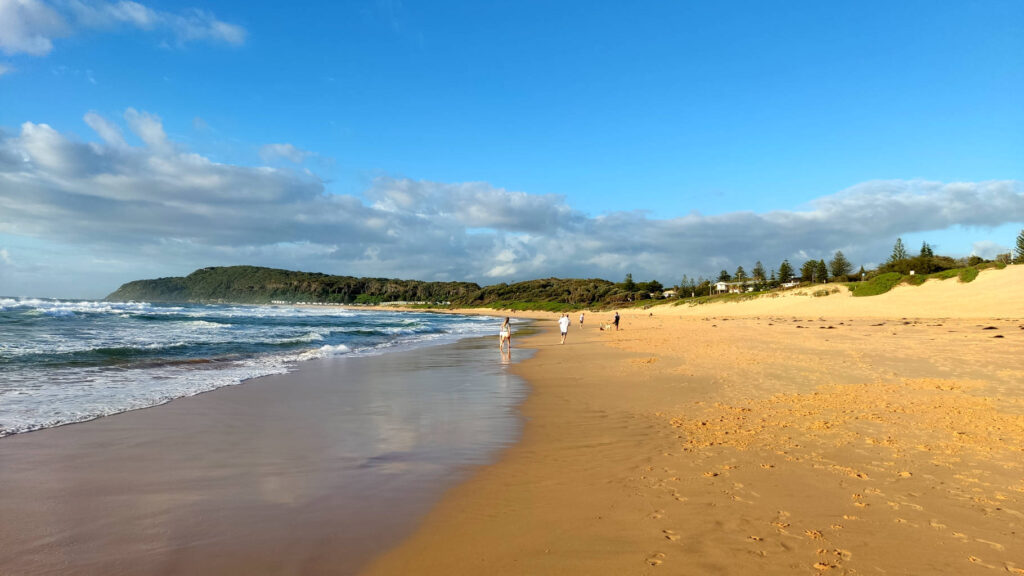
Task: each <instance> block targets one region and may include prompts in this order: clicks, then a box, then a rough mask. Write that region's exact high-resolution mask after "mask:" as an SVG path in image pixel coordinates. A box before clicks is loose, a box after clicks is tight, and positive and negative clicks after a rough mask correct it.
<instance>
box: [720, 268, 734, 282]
mask: <svg viewBox="0 0 1024 576" xmlns="http://www.w3.org/2000/svg"><path fill="white" fill-rule="evenodd" d="M729 280H732V276H729V271H728V270H722V271H721V272H719V273H718V281H719V282H728V281H729Z"/></svg>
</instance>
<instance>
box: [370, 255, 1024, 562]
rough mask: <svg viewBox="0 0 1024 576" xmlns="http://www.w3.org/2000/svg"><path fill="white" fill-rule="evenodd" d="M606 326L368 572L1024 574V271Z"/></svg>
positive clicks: (579, 346) (555, 365)
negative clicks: (516, 432) (485, 459)
mask: <svg viewBox="0 0 1024 576" xmlns="http://www.w3.org/2000/svg"><path fill="white" fill-rule="evenodd" d="M649 314H653V315H649ZM609 315H610V314H602V313H594V314H589V315H588V322H587V326H586V327H585V328H584V329H583V330H579V329H577V328H575V327H574V328H573V329H572V330H571V331H570V333H569V338H568V341H567V342H566V344H565V345H564V346H559V345H558V344H557V341H558V338H557V336H556V335H555V333H554V332H553V331H551V330H547V331H544V332H542V333H541V334H539V335H537V336H534V337H531V339H530V341H529V345H530V346H533V347H536V348H537V349H538V353H537V355H536V357H535V358H533V359H532V360H529V361H528V362H525V363H523V364H522V365H520V366H519V367H517V371H518V372H519V373H520V374H522V375H523V376H524V377H525V378H526V379H527V380H528V381H529V382H530V383H531V386H532V393H531V395H530V397H529V399H528V400H527V401H526V403H525V404H524V406H523V414H524V417H525V419H526V425H525V429H524V435H523V439H522V441H521V442H520V443H519V444H517V445H516V446H514V447H513V448H511V449H509V450H508V451H507V452H506V453H505V454H504V456H503V458H502V459H501V461H500V462H499V463H497V464H495V465H493V466H489V467H487V468H485V469H483V470H482V471H480V472H479V473H478V474H477V475H476V476H475V477H474V478H473V479H471V480H470V481H469V482H467V483H465V484H463V485H461V486H459V487H457V488H456V489H454V490H453V491H452V492H450V493H449V494H448V495H447V497H446V498H445V499H444V500H443V501H442V502H441V504H440V505H439V506H438V507H437V508H436V509H435V510H434V511H433V512H432V513H431V514H430V515H429V516H428V518H427V519H426V521H425V522H424V523H423V525H422V526H421V527H420V529H419V530H418V532H417V534H416V535H415V536H414V537H413V538H411V539H410V540H408V541H407V542H406V543H405V544H404V545H402V546H401V547H399V548H398V549H397V550H395V551H393V552H392V553H390V554H388V555H386V556H385V557H383V558H380V559H379V560H378V561H377V562H376V563H375V564H373V565H372V566H371V568H370V570H369V571H368V572H369V573H370V574H374V575H377V574H488V575H490V576H497V575H503V574H819V573H827V574H989V573H993V571H994V572H995V573H1011V574H1024V266H1012V267H1009V268H1007V269H1006V270H1002V271H986V272H983V273H982V274H981V275H980V276H979V277H978V279H977V280H976V281H975V282H973V283H971V284H960V283H958V282H957V281H956V280H955V279H954V280H947V281H944V282H938V281H930V282H928V283H927V284H925V285H924V286H921V287H916V288H909V287H908V288H899V289H897V290H895V291H894V292H893V293H891V294H888V295H882V296H877V297H872V298H857V299H854V298H850V297H847V296H845V295H844V294H833V295H830V296H828V297H823V298H814V297H811V296H795V295H794V296H784V297H780V298H772V299H764V300H759V301H755V302H747V303H742V304H723V305H714V306H707V307H696V308H689V307H673V308H666V307H656V308H653V309H651V310H649V311H642V312H641V311H635V312H624V313H623V330H622V331H620V332H602V331H598V330H597V321H598V320H599V319H606V317H607V316H609ZM548 318H549V320H547V321H544V322H542V323H541V324H542V326H549V327H551V326H554V319H555V317H554V316H553V315H551V316H549V317H548ZM574 320H575V317H574Z"/></svg>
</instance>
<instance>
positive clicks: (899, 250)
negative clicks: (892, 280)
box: [889, 238, 907, 264]
mask: <svg viewBox="0 0 1024 576" xmlns="http://www.w3.org/2000/svg"><path fill="white" fill-rule="evenodd" d="M906 259H907V249H906V248H904V247H903V239H902V238H897V239H896V244H894V245H893V247H892V255H890V256H889V263H890V264H894V263H896V262H899V261H900V260H906Z"/></svg>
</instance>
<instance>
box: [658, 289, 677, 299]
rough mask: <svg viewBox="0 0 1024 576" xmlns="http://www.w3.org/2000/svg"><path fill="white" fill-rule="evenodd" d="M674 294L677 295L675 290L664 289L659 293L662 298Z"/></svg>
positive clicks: (673, 295) (672, 296) (671, 296)
mask: <svg viewBox="0 0 1024 576" xmlns="http://www.w3.org/2000/svg"><path fill="white" fill-rule="evenodd" d="M676 296H678V294H677V293H676V291H675V290H665V291H664V292H662V293H661V297H662V298H675V297H676Z"/></svg>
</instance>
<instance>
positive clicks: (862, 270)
mask: <svg viewBox="0 0 1024 576" xmlns="http://www.w3.org/2000/svg"><path fill="white" fill-rule="evenodd" d="M866 274H867V272H865V271H864V265H863V264H862V265H861V267H860V272H857V276H859V277H860V279H861V280H864V278H865V275H866Z"/></svg>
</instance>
